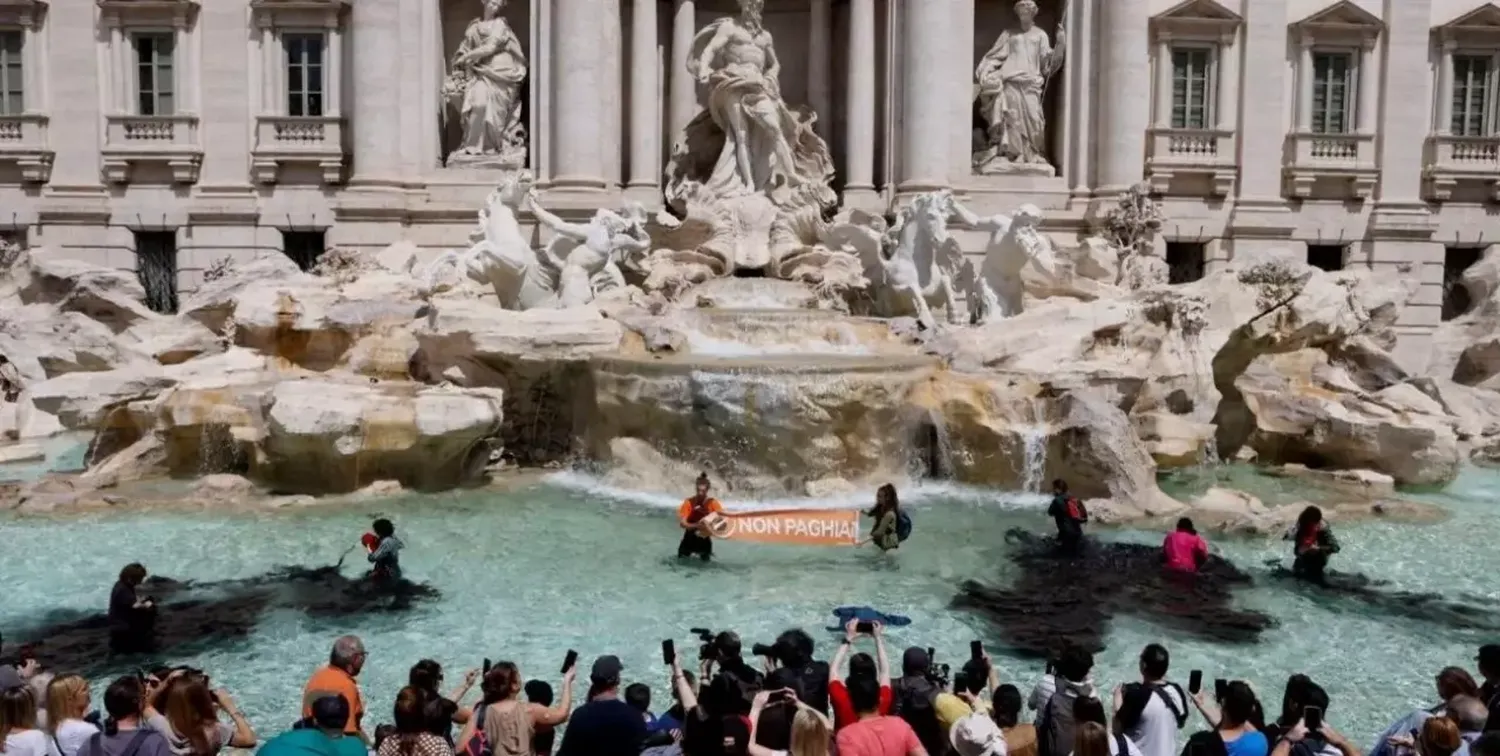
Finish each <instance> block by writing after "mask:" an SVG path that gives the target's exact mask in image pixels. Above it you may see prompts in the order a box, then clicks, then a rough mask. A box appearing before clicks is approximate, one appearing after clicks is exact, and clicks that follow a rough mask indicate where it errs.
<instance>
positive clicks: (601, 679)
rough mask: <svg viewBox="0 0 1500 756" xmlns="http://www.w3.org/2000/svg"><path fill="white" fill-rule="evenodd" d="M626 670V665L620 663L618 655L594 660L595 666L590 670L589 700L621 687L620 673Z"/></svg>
mask: <svg viewBox="0 0 1500 756" xmlns="http://www.w3.org/2000/svg"><path fill="white" fill-rule="evenodd" d="M624 671H625V665H623V664H621V663H620V659H619V657H617V656H609V655H605V656H601V657H599V658H597V659H595V660H594V666H593V667H592V668H591V669H590V670H589V700H591V701H592V700H593V699H594V698H597V697H598V696H601V695H604V694H606V693H609V692H611V691H614V690H618V689H619V687H620V674H621V673H622V672H624Z"/></svg>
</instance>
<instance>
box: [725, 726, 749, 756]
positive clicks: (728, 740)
mask: <svg viewBox="0 0 1500 756" xmlns="http://www.w3.org/2000/svg"><path fill="white" fill-rule="evenodd" d="M723 733H724V740H723V744H724V756H746V754H748V753H749V752H750V727H749V725H746V724H745V720H744V719H741V718H740V717H724V720H723Z"/></svg>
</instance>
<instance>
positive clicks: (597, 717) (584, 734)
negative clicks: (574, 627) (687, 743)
mask: <svg viewBox="0 0 1500 756" xmlns="http://www.w3.org/2000/svg"><path fill="white" fill-rule="evenodd" d="M645 739H646V722H645V720H643V719H641V713H640V712H639V711H636V710H635V708H634V707H632V706H631V705H630V704H627V703H625V702H624V701H621V700H619V699H614V698H602V699H599V700H597V701H590V702H588V703H586V704H584V705H583V706H580V707H578V710H577V711H575V712H573V716H571V717H569V718H568V729H567V730H564V731H563V740H562V746H561V747H559V748H558V751H557V754H558V756H638V755H639V754H640V752H641V742H642V741H644V740H645ZM1262 756H1264V754H1262Z"/></svg>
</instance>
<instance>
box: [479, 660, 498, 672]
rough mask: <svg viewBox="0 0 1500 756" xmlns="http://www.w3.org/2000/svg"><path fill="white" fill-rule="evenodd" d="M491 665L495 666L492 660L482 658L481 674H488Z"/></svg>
mask: <svg viewBox="0 0 1500 756" xmlns="http://www.w3.org/2000/svg"><path fill="white" fill-rule="evenodd" d="M493 666H495V663H494V662H492V661H490V660H489V659H485V660H484V671H483V672H482V673H481V674H484V675H488V674H489V673H490V668H491V667H493Z"/></svg>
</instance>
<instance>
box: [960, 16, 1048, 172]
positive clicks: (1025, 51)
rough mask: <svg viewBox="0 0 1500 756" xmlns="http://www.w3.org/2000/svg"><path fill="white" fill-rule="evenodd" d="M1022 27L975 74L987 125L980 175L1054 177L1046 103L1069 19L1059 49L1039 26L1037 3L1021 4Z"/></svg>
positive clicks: (977, 157) (1003, 38)
mask: <svg viewBox="0 0 1500 756" xmlns="http://www.w3.org/2000/svg"><path fill="white" fill-rule="evenodd" d="M1015 9H1016V18H1017V19H1019V22H1020V28H1019V29H1016V30H1007V31H1005V32H1004V33H1002V34H1001V35H1000V38H999V39H997V40H995V44H994V45H993V46H991V47H990V49H989V52H986V53H985V54H984V57H983V58H982V59H981V60H980V61H979V66H978V67H977V68H976V69H975V71H974V80H975V90H976V92H977V99H978V100H979V108H980V112H981V114H982V116H983V118H984V121H985V124H986V125H987V128H986V131H985V140H984V146H983V147H982V148H981V149H980V150H979V151H977V152H975V153H974V169H975V171H976V172H978V173H984V174H991V173H1002V174H1003V173H1016V174H1023V175H1039V176H1051V175H1054V173H1055V171H1054V169H1053V167H1052V165H1051V164H1049V163H1048V162H1047V157H1046V154H1045V145H1046V136H1047V117H1046V114H1045V113H1044V112H1043V110H1042V103H1043V100H1044V97H1045V94H1046V91H1047V85H1048V83H1049V82H1050V81H1051V79H1052V76H1053V75H1054V74H1056V73H1057V71H1058V70H1059V69H1060V68H1062V64H1063V55H1064V50H1065V49H1066V45H1065V44H1064V43H1065V40H1066V36H1067V35H1066V28H1065V24H1066V17H1064V18H1063V19H1062V20H1059V21H1058V24H1057V32H1056V38H1057V46H1056V47H1053V45H1052V42H1051V41H1050V40H1049V39H1048V37H1047V32H1045V31H1042V30H1041V29H1039V28H1037V27H1036V14H1037V5H1036V2H1034V0H1021V1H1020V2H1018V3H1016V5H1015Z"/></svg>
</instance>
